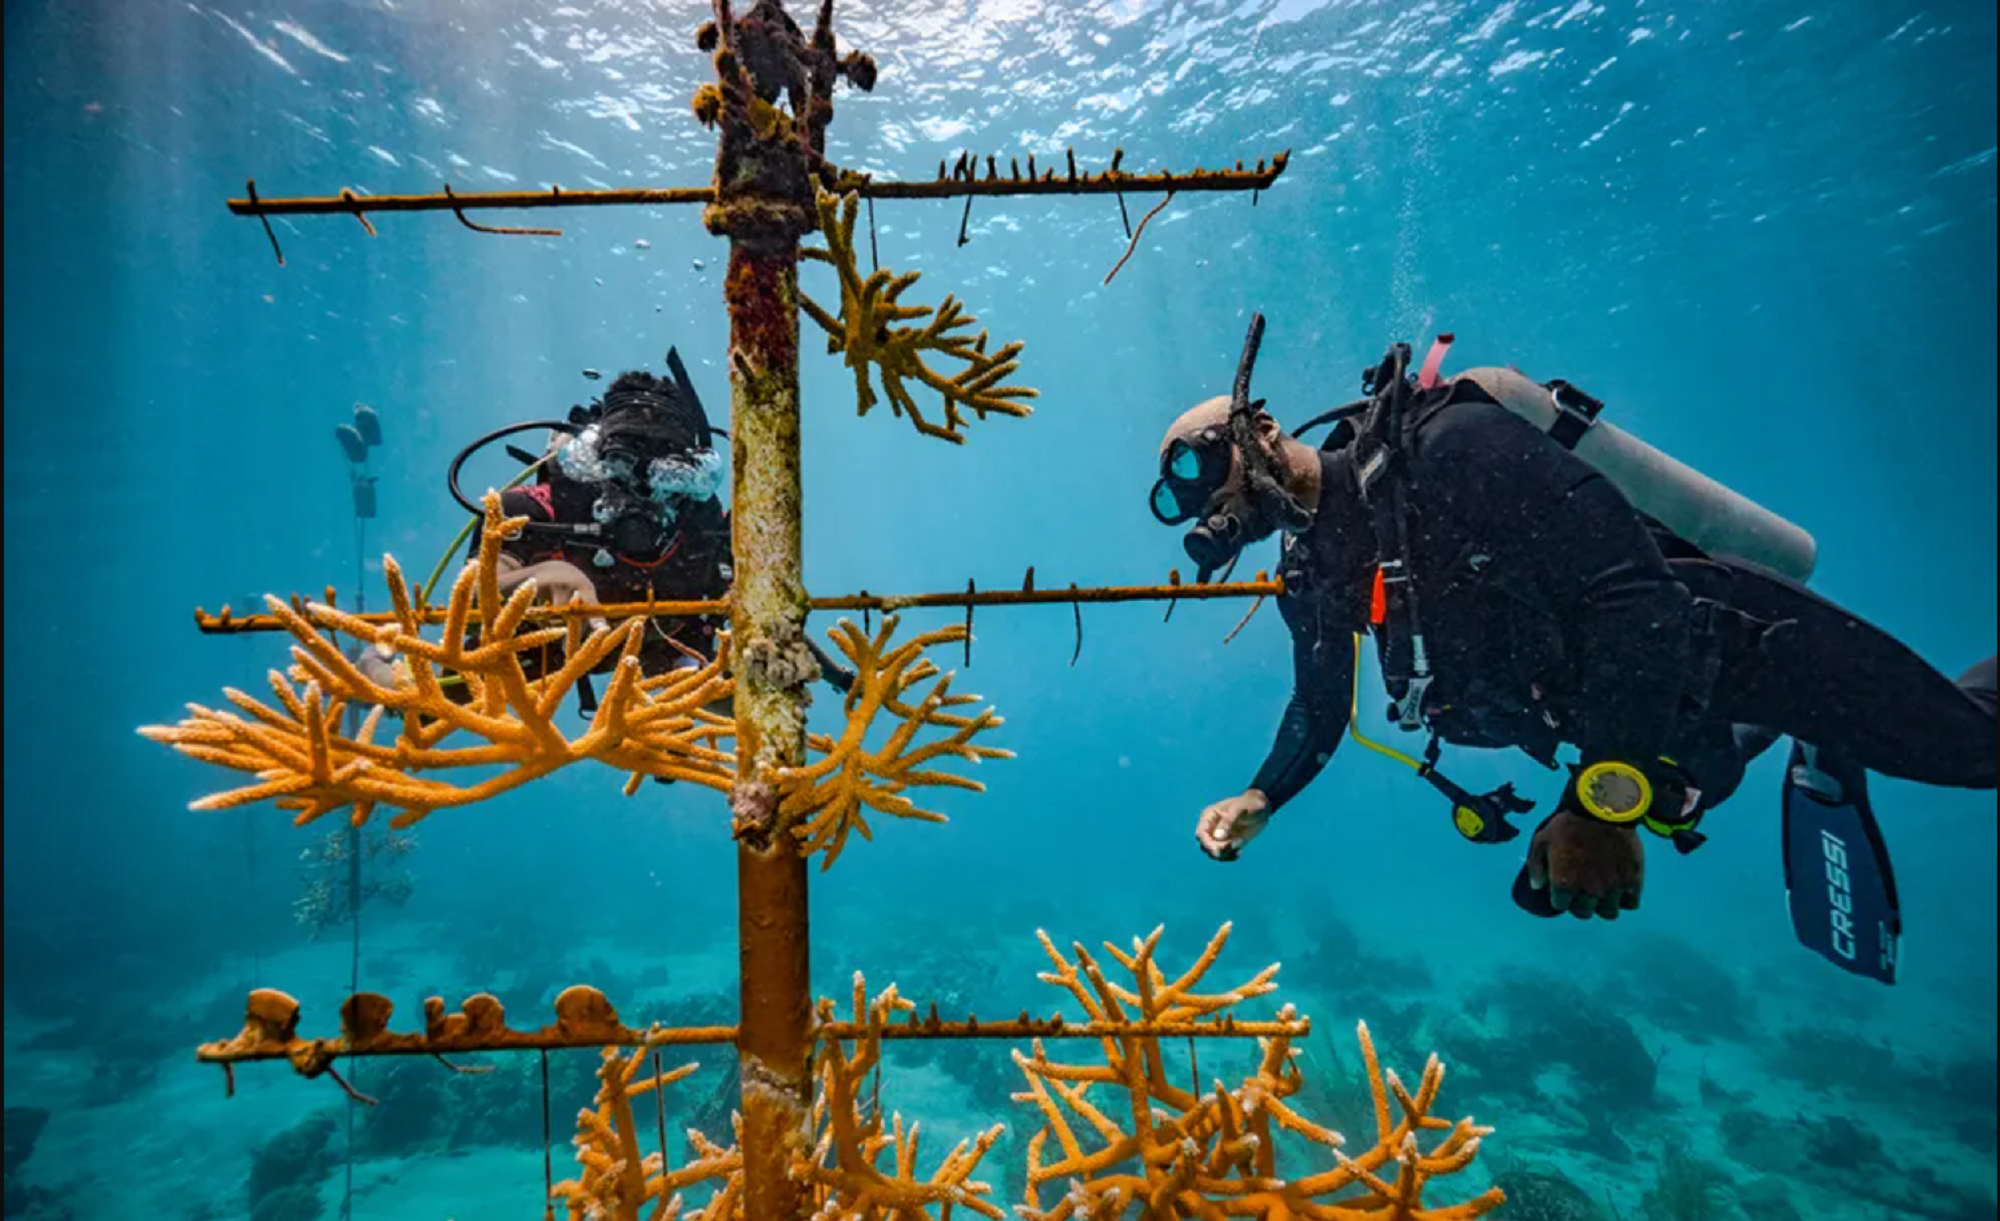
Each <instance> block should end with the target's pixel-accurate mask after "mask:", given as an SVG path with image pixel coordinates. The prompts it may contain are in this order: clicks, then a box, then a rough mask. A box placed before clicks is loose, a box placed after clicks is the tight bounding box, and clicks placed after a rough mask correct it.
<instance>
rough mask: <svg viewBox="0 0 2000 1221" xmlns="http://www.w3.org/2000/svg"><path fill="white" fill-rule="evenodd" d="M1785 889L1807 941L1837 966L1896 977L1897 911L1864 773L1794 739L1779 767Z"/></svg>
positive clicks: (1886, 850) (1889, 978) (1803, 939)
mask: <svg viewBox="0 0 2000 1221" xmlns="http://www.w3.org/2000/svg"><path fill="white" fill-rule="evenodd" d="M1785 893H1786V897H1787V899H1788V901H1789V903H1790V906H1791V911H1792V931H1793V932H1795V933H1797V934H1798V938H1799V941H1800V942H1801V943H1802V944H1803V945H1804V946H1805V947H1806V948H1807V949H1809V950H1812V951H1814V952H1815V953H1817V954H1819V955H1820V956H1821V957H1822V958H1825V959H1826V960H1827V961H1828V962H1831V963H1832V964H1833V965H1834V966H1837V967H1839V968H1840V969H1841V970H1843V971H1848V972H1851V973H1853V974H1855V975H1862V976H1866V977H1867V978H1869V979H1878V980H1881V981H1882V982H1883V983H1885V984H1893V983H1895V982H1896V958H1897V951H1898V944H1899V942H1900V940H1901V937H1902V934H1903V916H1902V910H1901V908H1900V907H1899V906H1898V905H1897V902H1896V877H1895V874H1894V872H1893V871H1891V869H1890V868H1889V847H1888V845H1887V844H1886V843H1884V842H1883V839H1882V830H1881V828H1880V827H1878V826H1877V825H1876V823H1875V812H1874V811H1873V810H1872V809H1870V808H1869V805H1868V773H1867V771H1866V770H1864V769H1862V768H1859V767H1856V766H1854V765H1853V764H1851V763H1848V762H1847V761H1845V760H1843V759H1841V758H1839V757H1837V756H1834V755H1830V754H1828V753H1826V752H1824V751H1818V750H1815V749H1814V748H1812V747H1810V746H1807V745H1805V744H1803V743H1798V742H1794V743H1793V744H1792V758H1791V763H1790V764H1789V765H1788V766H1787V767H1786V769H1785Z"/></svg>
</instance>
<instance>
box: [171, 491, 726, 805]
mask: <svg viewBox="0 0 2000 1221" xmlns="http://www.w3.org/2000/svg"><path fill="white" fill-rule="evenodd" d="M522 520H523V519H518V518H507V517H503V516H502V515H501V513H500V499H499V496H498V495H497V494H495V493H489V494H488V495H487V498H486V523H485V531H484V533H483V535H482V537H481V542H480V549H479V557H478V559H477V561H475V562H474V563H472V564H469V565H467V566H466V568H465V569H464V571H462V572H461V573H460V574H459V577H458V580H457V582H456V583H455V584H454V586H453V587H452V592H451V598H450V601H449V603H448V607H447V613H446V616H445V623H444V627H443V630H442V633H441V634H440V636H439V637H438V638H437V639H435V640H433V639H428V638H426V637H425V636H423V635H422V631H421V629H422V623H423V620H422V616H421V614H420V613H419V610H418V608H417V606H416V603H415V600H414V599H413V597H412V595H411V590H410V587H409V586H408V584H407V583H406V582H405V580H404V578H403V574H402V572H401V570H400V569H399V568H398V567H397V566H396V564H395V561H394V560H393V559H386V558H385V560H384V561H383V572H384V575H385V577H386V578H387V580H388V584H389V592H390V598H391V602H392V604H393V606H394V609H395V616H396V617H395V621H394V622H393V623H389V624H381V625H377V624H372V623H369V622H366V621H364V620H361V619H358V618H356V617H355V616H353V615H350V614H347V613H346V612H343V611H340V610H338V609H336V608H334V607H332V606H326V605H320V604H303V605H302V609H299V608H294V607H292V606H289V605H287V604H286V603H285V602H283V601H281V600H279V599H276V598H271V599H267V606H268V607H269V609H270V611H271V613H272V614H273V615H274V616H276V617H277V618H278V619H279V620H281V621H282V622H283V623H284V624H285V626H286V628H287V629H288V630H289V631H290V632H291V634H292V636H293V638H294V646H293V649H292V658H293V662H294V665H293V668H292V670H291V672H290V673H289V674H280V673H278V672H276V671H273V672H272V674H271V676H270V683H271V689H272V692H273V694H274V695H275V696H276V698H277V704H278V706H277V707H272V706H271V705H269V704H266V703H264V702H263V701H261V700H258V699H256V698H254V697H252V696H250V695H248V694H246V693H244V692H241V691H236V690H229V691H226V692H225V695H226V696H227V698H228V700H229V702H230V703H231V704H233V705H234V706H235V708H236V709H237V710H238V711H235V712H231V711H219V710H212V709H208V708H203V707H201V706H199V705H190V706H189V712H190V715H189V716H188V717H187V718H186V719H184V720H183V721H181V722H180V724H178V725H175V726H169V727H160V726H149V727H146V728H144V729H141V730H140V733H141V734H143V735H144V736H146V737H148V738H151V739H153V740H155V741H160V742H165V743H167V744H169V745H171V746H172V747H173V748H174V749H176V750H178V751H180V752H181V753H182V754H184V755H187V756H189V757H191V758H194V759H198V760H202V761H204V762H209V763H215V764H219V765H221V766H223V767H227V768H230V769H232V770H235V771H240V772H246V773H249V774H250V775H251V776H253V777H254V778H255V780H256V783H253V784H249V785H246V786H244V787H241V788H237V789H233V790H229V791H227V792H222V793H217V794H214V795H212V796H209V797H205V798H202V799H201V800H199V801H196V802H195V803H193V804H194V808H196V809H224V808H228V807H233V806H239V805H246V804H249V803H252V802H256V801H263V800H270V799H276V801H277V803H278V804H279V805H280V806H283V807H284V808H287V809H290V810H292V811H294V814H295V821H296V822H299V823H308V822H312V821H313V820H315V819H318V818H321V817H323V816H325V815H326V814H328V813H331V812H333V811H335V810H341V809H345V810H348V811H350V814H349V817H350V818H351V820H352V821H353V822H354V823H355V824H356V825H359V824H361V823H363V822H365V821H366V820H367V819H368V818H369V816H370V815H371V813H372V812H373V811H374V809H375V808H376V807H377V806H386V807H388V808H389V809H391V810H394V811H396V814H395V816H394V817H393V818H392V819H391V825H392V826H397V827H403V826H407V825H409V824H411V823H414V822H416V821H418V820H420V819H422V818H424V817H426V816H428V815H429V814H430V813H431V812H432V811H434V810H438V809H442V808H446V807H450V806H462V805H470V804H472V803H474V802H478V801H483V800H485V799H486V798H489V797H493V796H497V795H499V794H500V793H504V792H507V791H510V790H512V789H515V788H519V787H520V786H521V785H524V784H527V783H529V782H531V781H533V780H536V779H539V778H541V777H542V776H546V775H548V774H550V773H551V772H554V771H555V770H557V769H558V768H562V767H565V766H568V765H569V764H571V763H575V762H579V761H581V760H584V759H595V760H597V761H599V762H602V763H606V764H609V765H611V766H613V767H616V768H619V769H621V770H624V771H628V772H631V773H633V774H634V775H641V776H654V777H658V778H662V779H673V780H687V781H690V782H692V783H695V784H699V785H703V786H705V787H708V788H712V789H715V790H717V791H726V790H727V789H728V787H729V786H730V784H731V783H732V782H733V781H734V779H735V765H734V760H733V756H732V755H731V753H730V752H729V751H727V750H725V749H724V748H723V747H724V744H725V740H726V739H729V738H731V737H732V736H733V734H734V728H733V726H732V725H731V723H730V722H729V721H728V720H726V719H724V718H722V717H719V716H716V715H714V714H712V713H710V712H708V711H707V706H708V705H710V704H712V703H714V702H716V701H718V700H722V699H726V698H728V697H729V696H730V695H731V694H732V693H733V690H734V684H733V681H732V680H731V679H730V678H729V677H728V676H727V673H726V671H727V665H728V649H727V643H726V640H725V641H724V642H723V643H722V645H721V647H719V649H718V654H717V656H716V658H715V659H714V660H712V661H711V662H709V663H708V664H707V665H704V666H700V667H698V668H694V669H687V670H676V671H672V672H670V673H667V674H661V675H655V676H652V677H645V676H643V675H642V673H641V672H640V669H639V663H638V660H637V654H638V646H639V643H640V639H641V633H642V632H643V630H644V626H645V622H646V621H645V619H644V618H643V617H639V618H631V619H627V620H625V621H623V622H621V623H619V624H617V625H616V626H615V627H608V628H600V629H598V630H596V631H593V632H592V633H590V635H589V636H587V637H586V636H584V635H583V634H582V632H581V630H580V627H579V625H576V624H572V625H570V626H569V627H554V628H542V629H536V630H528V631H523V630H522V627H523V624H524V622H525V619H526V615H527V612H528V610H529V608H530V607H531V606H532V605H533V603H534V599H535V588H534V583H533V582H532V581H530V582H526V583H523V584H522V585H521V586H520V587H519V588H517V589H515V590H514V591H513V592H512V593H511V594H510V595H508V596H507V597H506V598H504V599H503V598H502V597H501V596H500V593H499V574H498V562H499V556H500V543H501V541H502V539H503V538H505V537H506V536H508V535H509V534H510V533H511V532H513V531H515V530H518V529H519V527H520V525H521V521H522ZM475 606H476V607H477V609H478V612H479V613H478V616H477V619H478V626H477V634H476V636H475V637H474V638H473V639H471V640H470V641H469V642H468V640H467V636H466V625H467V624H468V623H469V622H471V621H472V619H473V618H474V616H473V614H472V611H473V609H474V608H475ZM340 633H344V634H346V635H349V636H352V637H354V638H355V639H357V640H361V641H365V642H367V643H369V644H371V645H373V646H375V647H377V648H379V649H387V650H388V651H389V652H390V653H392V654H395V655H399V656H400V659H401V661H400V665H399V667H398V674H397V677H396V679H395V682H394V685H393V686H384V685H381V684H378V683H376V682H375V681H373V680H371V679H370V678H368V677H367V676H366V675H364V674H363V673H362V672H361V671H360V670H359V669H357V668H356V667H355V665H354V664H353V663H352V662H351V661H350V660H349V659H348V658H347V656H346V655H345V654H344V653H342V651H341V649H340V648H339V646H338V645H337V644H336V643H335V640H336V634H340ZM559 643H560V644H563V645H564V646H565V650H566V652H565V657H566V660H565V662H564V664H563V665H562V666H561V667H560V668H559V669H558V670H556V671H555V672H554V673H551V674H546V675H544V676H543V677H541V678H538V679H532V680H531V679H529V678H528V677H527V673H526V671H525V670H524V669H523V667H522V665H521V660H520V658H521V654H523V653H526V652H529V651H534V650H540V649H542V648H544V647H548V646H554V645H556V644H559ZM607 659H615V665H614V668H613V670H612V677H611V680H610V682H609V683H608V684H607V688H606V691H605V693H604V697H603V699H602V700H600V701H599V705H598V708H597V712H596V714H595V715H594V716H593V718H592V720H591V722H590V724H589V727H588V728H587V729H586V731H585V732H584V733H583V734H582V735H581V736H579V737H577V738H574V739H571V738H568V737H566V736H565V735H564V734H563V733H562V732H561V731H560V730H558V729H557V728H556V726H555V720H554V718H555V715H556V712H557V710H558V709H559V708H560V706H561V705H562V703H563V701H564V699H565V698H566V697H567V696H568V695H569V693H570V691H571V690H572V689H573V688H574V687H575V686H576V684H577V682H578V681H579V680H580V679H582V678H583V677H584V676H585V675H586V674H588V673H590V672H591V671H592V670H594V669H595V668H597V667H598V666H599V664H600V663H602V662H604V661H606V660H607ZM447 673H449V674H452V675H455V676H457V678H458V679H460V680H462V681H463V683H464V685H465V688H466V691H467V698H466V699H465V700H464V701H463V702H458V701H454V700H452V699H451V698H449V697H448V696H447V695H446V694H445V691H444V686H443V678H444V676H445V675H446V674H447ZM357 704H367V705H372V706H373V711H371V712H370V714H369V715H368V717H367V718H366V719H365V720H364V721H363V722H362V724H361V726H360V727H359V729H357V730H356V731H355V732H354V733H353V734H352V736H349V735H348V734H346V733H343V732H342V730H341V726H342V720H343V718H342V713H343V712H344V711H345V709H346V708H347V707H348V706H350V705H357ZM385 712H393V713H395V714H397V715H398V716H400V717H401V719H402V729H401V732H400V733H399V735H398V737H397V738H396V739H395V741H394V742H392V743H387V744H384V743H378V742H376V741H375V740H374V739H375V734H376V731H377V729H378V728H379V727H380V724H381V721H382V717H383V715H384V713H385ZM461 733H462V734H466V735H469V736H472V737H476V738H479V739H483V742H482V744H480V745H475V746H468V747H459V748H449V749H448V748H446V747H444V746H443V743H444V741H445V740H446V739H447V738H449V737H451V736H452V735H454V734H461ZM469 767H477V768H493V767H498V769H499V771H498V773H497V774H495V775H491V776H489V777H488V778H486V779H484V780H482V781H479V782H477V783H471V784H465V785H459V784H454V783H451V782H449V781H446V780H441V779H434V778H431V777H429V776H425V775H421V774H420V773H424V772H444V771H451V770H454V769H461V768H469Z"/></svg>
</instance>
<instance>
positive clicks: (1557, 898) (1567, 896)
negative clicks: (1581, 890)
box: [1549, 886, 1576, 912]
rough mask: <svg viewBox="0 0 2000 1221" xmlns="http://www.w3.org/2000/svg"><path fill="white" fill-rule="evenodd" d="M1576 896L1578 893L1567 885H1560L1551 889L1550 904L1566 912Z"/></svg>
mask: <svg viewBox="0 0 2000 1221" xmlns="http://www.w3.org/2000/svg"><path fill="white" fill-rule="evenodd" d="M1575 898H1576V894H1575V892H1574V891H1571V890H1570V889H1568V888H1567V887H1563V886H1558V887H1556V888H1555V889H1553V890H1551V891H1549V906H1550V907H1553V908H1555V909H1556V910H1557V911H1559V912H1566V911H1568V910H1569V905H1570V903H1571V901H1573V900H1574V899H1575Z"/></svg>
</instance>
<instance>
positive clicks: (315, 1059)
mask: <svg viewBox="0 0 2000 1221" xmlns="http://www.w3.org/2000/svg"><path fill="white" fill-rule="evenodd" d="M393 1008H394V1006H393V1005H392V1004H391V1003H390V1001H389V999H388V998H387V997H384V996H380V995H377V994H375V993H367V992H363V993H357V994H355V995H354V996H351V997H349V998H348V999H347V1001H346V1002H345V1003H343V1004H342V1006H341V1028H342V1033H341V1034H340V1036H339V1037H337V1038H326V1039H305V1038H300V1037H299V1036H298V1033H297V1031H298V1021H299V1005H298V1002H297V1001H294V1000H293V999H292V998H291V997H289V996H286V995H285V994H283V993H281V992H273V991H271V990H268V989H259V990H257V991H255V992H252V993H251V994H250V1002H249V1010H248V1013H247V1015H246V1018H245V1022H244V1026H243V1029H242V1031H241V1032H239V1033H238V1034H237V1035H236V1036H235V1037H234V1038H230V1039H224V1040H220V1041H218V1042H214V1043H204V1044H202V1045H201V1046H200V1047H199V1048H197V1049H196V1051H195V1057H196V1059H198V1060H200V1061H201V1062H203V1063H205V1064H242V1063H247V1062H251V1061H258V1060H286V1061H289V1062H290V1063H291V1065H292V1066H293V1067H294V1068H296V1069H298V1070H299V1071H300V1072H302V1073H304V1074H306V1075H307V1076H313V1077H316V1076H318V1075H320V1073H322V1072H324V1071H326V1069H327V1068H328V1067H329V1066H331V1065H332V1063H333V1062H334V1061H335V1060H339V1059H351V1058H355V1057H375V1056H444V1055H462V1054H465V1053H468V1052H498V1051H554V1050H558V1049H562V1048H583V1047H637V1046H640V1045H642V1044H643V1045H646V1046H657V1047H699V1046H718V1045H728V1044H733V1043H735V1042H736V1039H737V1035H738V1028H737V1027H735V1026H684V1027H675V1028H660V1027H634V1026H627V1025H625V1023H624V1022H623V1021H621V1020H620V1019H619V1017H618V1014H617V1011H616V1010H615V1009H613V1008H612V1007H611V1005H610V1003H609V1002H608V1001H607V1000H605V998H604V994H603V993H601V992H598V991H597V990H596V989H594V988H588V987H577V988H571V989H568V990H566V991H565V992H564V993H563V995H562V996H561V997H560V998H558V1000H557V1002H556V1020H555V1021H554V1022H552V1023H550V1024H549V1025H547V1026H543V1027H540V1028H539V1029H535V1030H517V1029H514V1028H512V1027H509V1026H508V1025H507V1022H506V1014H505V1011H504V1010H503V1009H502V1008H501V1007H500V1004H499V1002H497V1001H495V1000H493V998H491V997H490V996H485V995H481V996H476V997H474V998H472V999H471V1000H469V1001H467V1002H466V1004H465V1006H464V1008H463V1009H462V1010H461V1011H460V1012H458V1013H449V1012H447V1011H446V1010H445V1007H444V1002H443V1001H442V1000H440V999H438V998H435V997H434V998H432V999H431V1000H429V1001H428V1002H426V1004H425V1006H424V1009H425V1029H424V1030H423V1031H411V1032H408V1033H397V1032H395V1031H392V1030H390V1029H388V1019H389V1016H390V1013H391V1012H392V1011H393ZM1311 1032H1312V1023H1311V1021H1310V1020H1308V1019H1306V1018H1280V1019H1272V1020H1269V1021H1238V1020H1236V1019H1235V1018H1234V1017H1232V1016H1230V1015H1229V1014H1226V1013H1225V1014H1224V1015H1223V1016H1222V1017H1220V1018H1214V1019H1207V1020H1197V1021H1190V1022H1116V1021H1111V1022H1107V1021H1090V1022H1072V1021H1068V1020H1066V1019H1064V1018H1063V1017H1062V1016H1061V1015H1055V1016H1051V1017H1046V1018H1036V1017H1030V1016H1029V1015H1028V1014H1027V1012H1026V1011H1023V1012H1022V1013H1021V1015H1020V1016H1019V1017H1016V1018H1010V1019H1005V1020H1002V1021H995V1022H982V1021H980V1020H979V1019H978V1018H977V1017H973V1016H968V1017H967V1018H966V1019H965V1020H964V1021H959V1022H952V1021H944V1020H942V1019H940V1018H939V1017H938V1014H937V1007H936V1006H935V1005H932V1006H931V1007H930V1008H929V1011H928V1012H927V1013H926V1014H924V1015H923V1016H918V1015H917V1014H915V1013H911V1014H909V1015H908V1016H907V1017H905V1018H904V1019H902V1020H900V1021H890V1022H886V1023H884V1025H883V1026H882V1029H881V1032H880V1033H881V1035H882V1037H883V1038H884V1039H1106V1038H1143V1039H1251V1038H1273V1037H1290V1038H1303V1037H1305V1036H1307V1035H1309V1034H1310V1033H1311ZM868 1034H869V1027H868V1026H867V1025H865V1024H863V1023H858V1022H821V1023H818V1024H816V1025H815V1026H814V1028H813V1031H812V1037H813V1038H815V1039H817V1040H821V1041H827V1040H831V1041H852V1040H855V1039H860V1038H863V1037H865V1036H867V1035H868Z"/></svg>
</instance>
